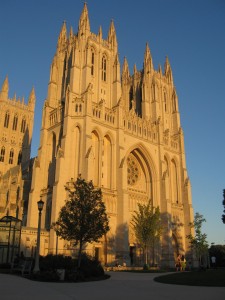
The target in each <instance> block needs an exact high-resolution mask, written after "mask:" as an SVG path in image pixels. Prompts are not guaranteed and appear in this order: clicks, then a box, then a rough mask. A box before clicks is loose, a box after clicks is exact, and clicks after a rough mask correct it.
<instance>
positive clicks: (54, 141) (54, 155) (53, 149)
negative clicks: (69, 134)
mask: <svg viewBox="0 0 225 300" xmlns="http://www.w3.org/2000/svg"><path fill="white" fill-rule="evenodd" d="M55 157H56V135H55V133H54V132H53V133H52V161H53V160H54V158H55Z"/></svg>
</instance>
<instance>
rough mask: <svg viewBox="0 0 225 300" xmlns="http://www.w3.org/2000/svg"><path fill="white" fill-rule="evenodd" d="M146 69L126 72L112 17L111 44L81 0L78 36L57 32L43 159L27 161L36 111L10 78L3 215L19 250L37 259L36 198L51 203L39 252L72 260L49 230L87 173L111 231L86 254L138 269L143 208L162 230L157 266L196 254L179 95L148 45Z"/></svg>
mask: <svg viewBox="0 0 225 300" xmlns="http://www.w3.org/2000/svg"><path fill="white" fill-rule="evenodd" d="M143 57H144V61H143V69H142V70H137V68H136V66H134V67H133V73H132V74H131V73H130V69H129V65H128V61H127V59H126V58H125V59H124V61H123V65H122V67H121V66H120V60H119V55H118V43H117V37H116V31H115V27H114V23H113V21H111V24H110V27H109V31H108V36H107V39H103V36H102V29H101V27H100V28H99V31H98V33H97V34H95V33H92V32H91V27H90V22H89V16H88V9H87V5H86V3H85V4H84V7H83V11H82V13H81V16H80V19H79V25H78V31H77V33H74V32H73V30H72V28H71V29H70V30H69V31H68V29H67V27H66V23H64V24H63V26H62V29H61V32H60V33H59V37H58V42H57V49H56V52H55V55H54V57H53V60H52V64H51V67H50V80H49V83H48V92H47V97H46V99H45V101H44V105H43V113H42V124H41V129H40V134H41V135H40V144H39V148H38V155H37V157H35V158H34V159H29V158H30V156H29V155H30V143H31V138H32V127H33V117H34V106H35V93H34V89H32V91H31V94H30V98H29V100H28V104H27V105H26V104H25V103H24V100H20V99H16V97H15V98H14V99H8V78H6V80H5V81H4V83H3V86H2V90H1V94H0V106H1V111H0V114H1V118H0V121H1V124H0V128H1V140H0V171H1V177H0V216H1V217H2V216H4V215H12V216H15V217H17V218H21V219H22V224H23V227H22V235H21V249H22V250H23V252H24V254H25V255H26V256H30V255H33V254H34V251H35V247H36V239H37V224H38V209H37V201H38V200H40V198H41V199H42V200H43V201H44V209H43V211H42V219H41V245H40V253H41V254H42V255H47V254H48V253H54V254H55V253H61V254H65V255H75V253H76V249H74V248H73V245H72V244H70V243H69V242H68V241H64V240H62V239H60V238H58V237H57V236H56V234H55V231H54V230H53V229H52V228H51V224H52V223H53V222H55V221H56V220H57V218H58V214H59V211H60V208H61V207H62V206H63V205H64V203H65V199H66V197H67V193H66V190H65V186H66V185H69V184H70V182H71V181H75V180H76V178H77V177H78V176H79V174H81V176H82V177H83V178H85V179H86V180H88V181H89V180H92V181H93V183H94V185H95V186H96V187H100V188H101V190H102V194H103V201H104V203H105V205H106V210H107V214H108V217H109V220H110V231H109V232H108V233H107V236H105V237H104V238H102V239H101V240H99V242H98V243H94V244H90V245H87V246H86V251H87V252H88V253H89V254H91V255H93V256H95V257H97V258H98V259H99V260H100V261H102V262H104V263H108V264H113V263H115V261H121V262H122V261H123V262H125V263H126V264H128V265H129V261H130V257H129V256H130V255H131V253H132V255H133V256H134V258H135V259H136V263H138V258H139V257H140V256H141V249H140V246H139V245H138V242H137V240H136V238H135V235H134V233H133V230H132V226H131V220H132V216H133V214H134V211H136V210H138V203H141V204H147V203H148V201H149V200H151V202H152V203H153V206H154V207H157V206H158V207H159V209H160V212H161V220H162V225H163V231H162V236H161V239H160V243H159V245H157V249H156V260H157V263H158V264H159V265H162V266H171V267H174V258H175V257H176V255H177V254H178V253H185V254H186V253H187V252H188V251H189V242H188V239H187V238H186V236H187V235H188V234H190V227H189V223H190V222H192V221H193V208H192V200H191V186H190V181H189V177H188V173H187V169H186V158H185V149H184V135H183V131H182V128H181V123H180V114H179V108H178V97H177V94H176V89H175V86H174V83H173V75H172V70H171V66H170V63H169V60H168V58H166V60H165V64H164V69H163V70H162V68H161V67H159V68H158V70H155V69H154V67H153V61H152V56H151V52H150V49H149V46H148V44H146V48H145V53H144V55H143Z"/></svg>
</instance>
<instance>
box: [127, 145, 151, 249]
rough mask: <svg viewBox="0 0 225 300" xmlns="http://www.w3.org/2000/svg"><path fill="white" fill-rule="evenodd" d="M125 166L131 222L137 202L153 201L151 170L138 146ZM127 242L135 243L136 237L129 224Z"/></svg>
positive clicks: (128, 157)
mask: <svg viewBox="0 0 225 300" xmlns="http://www.w3.org/2000/svg"><path fill="white" fill-rule="evenodd" d="M126 166H127V191H128V201H129V220H130V223H131V220H132V217H133V214H134V211H137V210H138V203H140V204H147V203H148V201H149V200H151V201H152V202H153V184H152V182H153V181H152V171H151V167H150V164H149V160H148V159H147V157H146V155H144V154H143V152H142V151H141V150H140V148H135V149H133V150H132V151H131V152H130V153H129V155H128V156H127V159H126ZM129 243H130V244H131V245H133V244H135V243H136V239H135V236H134V233H133V230H132V226H131V224H130V226H129Z"/></svg>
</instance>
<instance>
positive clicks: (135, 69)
mask: <svg viewBox="0 0 225 300" xmlns="http://www.w3.org/2000/svg"><path fill="white" fill-rule="evenodd" d="M136 73H137V66H136V64H134V75H135V74H136Z"/></svg>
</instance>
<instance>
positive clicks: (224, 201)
mask: <svg viewBox="0 0 225 300" xmlns="http://www.w3.org/2000/svg"><path fill="white" fill-rule="evenodd" d="M222 203H223V208H224V209H223V212H224V214H223V215H222V221H223V223H224V224H225V190H223V202H222Z"/></svg>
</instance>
